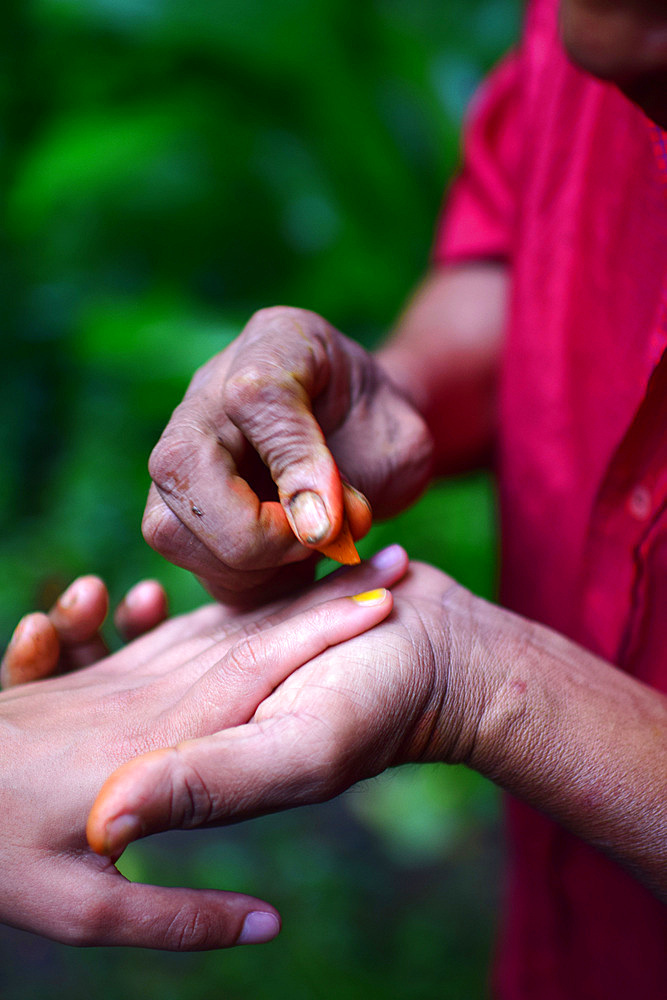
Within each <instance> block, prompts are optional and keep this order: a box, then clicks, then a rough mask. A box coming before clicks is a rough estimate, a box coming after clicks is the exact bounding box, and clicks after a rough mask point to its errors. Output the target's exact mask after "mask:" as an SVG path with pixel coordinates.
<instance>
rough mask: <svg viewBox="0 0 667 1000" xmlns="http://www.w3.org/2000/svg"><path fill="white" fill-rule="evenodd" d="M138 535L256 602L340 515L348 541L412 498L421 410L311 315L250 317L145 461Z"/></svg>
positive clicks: (425, 472) (326, 536)
mask: <svg viewBox="0 0 667 1000" xmlns="http://www.w3.org/2000/svg"><path fill="white" fill-rule="evenodd" d="M149 467H150V472H151V476H152V478H153V486H152V487H151V491H150V494H149V497H148V503H147V507H146V513H145V515H144V535H145V537H146V540H147V541H148V542H149V544H150V545H152V546H153V548H155V549H157V550H158V551H159V552H161V553H162V555H164V556H166V557H167V558H168V559H170V560H171V561H172V562H175V563H176V564H177V565H179V566H183V567H184V568H186V569H189V570H191V571H192V572H193V573H195V574H196V575H197V576H199V577H200V578H201V579H202V581H203V582H204V583H205V584H206V586H207V587H208V589H209V590H210V592H211V593H212V594H214V596H216V597H217V598H218V599H220V600H222V601H228V602H233V603H235V604H237V605H241V604H244V603H245V604H246V605H252V604H257V603H259V602H261V601H263V600H265V599H267V596H270V595H271V594H272V593H275V592H276V590H277V588H279V591H278V592H280V593H285V592H286V589H287V588H289V587H290V586H291V587H294V586H295V584H297V583H298V584H299V585H302V584H303V583H304V581H305V580H306V579H307V578H308V576H309V575H310V576H312V562H313V559H312V558H311V559H310V561H309V562H306V561H307V560H308V559H309V557H312V556H313V550H314V549H318V548H322V547H324V546H326V545H328V544H329V543H331V542H332V541H333V540H334V539H336V537H337V536H338V535H339V533H340V532H341V528H342V525H343V519H344V517H346V518H347V520H348V522H349V527H350V529H351V532H352V535H353V536H354V538H355V539H356V538H361V537H362V536H363V535H365V534H366V532H367V531H368V530H369V528H370V525H371V508H372V510H373V513H374V514H376V515H377V516H379V517H387V516H389V515H391V514H394V513H396V512H397V511H399V510H401V509H402V508H403V507H405V506H406V505H407V504H408V503H409V502H410V501H411V500H414V499H415V498H416V497H417V496H418V494H419V493H420V492H421V490H422V489H423V488H424V486H425V485H426V482H427V480H428V477H429V475H430V469H431V438H430V434H429V432H428V430H427V428H426V425H425V423H424V421H423V420H422V418H421V417H420V416H419V414H418V413H417V411H416V410H415V408H414V407H413V406H412V404H411V403H410V402H409V401H408V400H407V398H406V397H405V396H404V395H403V394H402V393H401V392H400V391H399V390H398V389H397V388H396V387H395V386H394V385H393V383H392V382H391V381H390V379H389V378H388V377H387V375H386V374H385V373H384V372H383V370H382V369H381V368H380V367H379V365H377V364H376V362H375V360H374V359H373V358H372V357H371V355H369V354H368V353H367V352H366V351H364V350H363V349H362V348H361V347H360V346H359V345H358V344H356V343H355V342H354V341H352V340H349V339H348V338H347V337H344V336H343V335H342V334H340V333H339V332H338V331H337V330H335V329H334V328H333V327H332V326H330V325H329V324H328V323H327V322H326V321H325V320H323V319H322V318H321V317H320V316H317V315H316V314H315V313H311V312H307V311H306V310H303V309H289V308H283V307H277V308H275V309H265V310H262V311H260V312H258V313H256V314H255V315H254V316H253V318H252V319H251V320H250V322H249V323H248V325H247V326H246V328H245V330H244V331H243V332H242V334H241V335H240V336H239V337H238V338H237V340H236V341H234V343H232V344H231V345H230V346H229V347H228V348H227V349H226V350H224V351H222V352H221V353H220V354H219V355H217V356H216V357H214V358H213V359H212V360H211V361H209V362H208V363H207V364H206V365H204V367H203V368H202V369H200V371H198V372H197V373H196V374H195V376H194V378H193V380H192V382H191V384H190V387H189V389H188V391H187V393H186V396H185V399H184V400H183V402H182V403H181V405H180V406H179V407H177V409H176V410H175V412H174V414H173V416H172V418H171V420H170V421H169V424H168V425H167V427H166V429H165V431H164V433H163V435H162V437H161V439H160V441H159V442H158V444H157V445H156V447H155V449H154V451H153V454H152V456H151V460H150V464H149Z"/></svg>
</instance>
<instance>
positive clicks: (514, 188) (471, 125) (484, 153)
mask: <svg viewBox="0 0 667 1000" xmlns="http://www.w3.org/2000/svg"><path fill="white" fill-rule="evenodd" d="M522 97H523V95H522V59H521V51H520V50H517V51H516V52H513V53H511V54H510V55H509V56H507V57H506V58H505V59H504V60H503V61H502V62H501V63H500V64H499V65H498V66H497V67H496V69H495V70H493V72H492V73H491V74H490V75H489V76H488V77H487V78H486V80H485V81H484V83H483V84H482V85H481V87H480V89H479V90H478V91H477V93H476V95H475V97H474V98H473V101H472V103H471V107H470V110H469V113H468V117H467V121H466V123H465V126H464V145H463V166H462V168H461V171H460V173H459V175H458V177H457V178H456V179H455V180H454V182H453V184H452V186H451V188H450V190H449V192H448V195H447V197H446V199H445V204H444V207H443V211H442V214H441V216H440V220H439V222H438V227H437V231H436V239H435V244H434V249H433V261H434V263H436V264H452V263H457V262H461V261H464V260H474V259H481V258H484V259H496V260H507V259H509V258H510V256H511V251H512V242H513V232H514V222H515V216H516V202H517V195H518V191H519V187H520V184H519V165H520V161H521V146H522V135H523V131H524V130H523V125H522V120H521V119H522V106H523V100H522Z"/></svg>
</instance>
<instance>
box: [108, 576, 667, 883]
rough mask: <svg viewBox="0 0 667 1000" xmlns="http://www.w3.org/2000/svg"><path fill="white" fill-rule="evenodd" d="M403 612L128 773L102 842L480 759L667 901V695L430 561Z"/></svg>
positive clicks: (113, 799) (407, 591) (113, 792)
mask: <svg viewBox="0 0 667 1000" xmlns="http://www.w3.org/2000/svg"><path fill="white" fill-rule="evenodd" d="M393 593H394V599H395V604H394V612H393V614H392V615H391V617H390V618H388V619H387V620H386V621H384V622H383V623H382V624H380V625H379V626H377V627H376V628H375V629H373V631H372V632H369V633H367V634H365V635H359V636H357V637H356V638H354V639H351V640H350V641H348V642H346V643H345V644H344V645H341V646H337V647H336V648H332V649H328V650H326V651H325V652H323V653H322V654H320V655H319V656H317V657H316V658H314V659H312V660H311V661H309V662H308V663H307V664H306V665H305V666H303V667H302V668H301V669H299V670H297V671H295V672H294V673H292V674H291V675H290V676H289V677H288V678H287V679H286V680H285V681H284V682H283V683H282V684H281V685H280V686H279V687H278V688H276V690H275V691H274V692H273V694H272V695H271V696H270V697H269V698H267V699H266V700H265V701H264V702H263V703H262V704H261V705H260V706H259V707H258V709H257V711H256V712H255V715H254V718H253V719H252V721H251V722H249V723H248V724H245V725H242V726H238V727H235V728H233V729H229V730H227V731H225V732H217V733H215V734H214V735H211V736H207V737H204V738H203V739H196V740H186V741H185V742H183V743H178V744H175V745H174V746H172V748H171V749H161V750H158V751H157V752H155V753H149V754H147V755H145V756H144V757H140V758H138V759H136V760H133V761H131V762H130V763H128V764H126V765H125V766H124V767H122V768H120V769H119V770H118V771H117V772H116V773H115V774H114V775H112V776H111V778H110V779H109V781H108V782H107V784H106V785H105V787H104V788H103V789H102V791H101V793H100V795H99V797H98V799H97V801H96V804H95V806H94V808H93V810H92V812H91V815H90V818H89V821H88V836H89V839H90V842H91V843H93V844H94V845H95V846H96V847H97V849H99V850H101V851H103V852H105V853H112V854H115V853H118V852H120V851H122V850H123V848H124V847H125V846H126V844H127V843H129V842H130V841H131V840H133V839H135V838H137V837H140V836H145V835H146V834H149V833H152V832H155V831H157V830H164V829H168V828H169V827H172V826H185V827H190V826H198V825H202V824H211V823H213V824H215V823H226V822H230V821H235V820H238V819H243V818H247V817H250V816H254V815H258V814H260V813H265V812H270V811H273V810H276V809H281V808H286V807H289V806H294V805H300V804H304V803H308V802H317V801H321V800H323V799H327V798H330V797H331V796H333V795H336V794H338V793H339V792H341V791H343V790H344V789H345V788H347V787H349V786H350V785H351V784H353V783H354V782H356V781H358V780H360V779H362V778H367V777H371V776H373V775H375V774H378V773H379V772H380V771H382V770H383V769H384V768H386V767H389V766H391V765H394V764H401V763H403V762H410V761H443V762H447V763H459V762H462V763H465V764H467V765H468V766H470V767H472V768H474V769H475V770H478V771H480V772H481V773H482V774H485V775H486V776H487V777H490V778H492V779H493V780H494V781H495V782H496V783H497V784H499V785H500V786H501V787H503V788H505V789H507V790H508V791H510V792H512V793H513V794H515V795H518V796H520V797H521V798H523V799H524V800H525V801H527V802H528V803H530V804H531V805H533V806H535V807H536V808H538V809H540V810H542V811H544V812H546V813H547V814H549V815H550V816H552V817H553V818H554V819H556V820H557V821H559V822H561V823H562V824H563V825H564V826H566V827H567V828H568V829H570V830H571V831H572V832H573V833H575V834H577V835H578V836H580V837H582V838H584V839H585V840H587V841H589V842H590V843H592V844H595V845H596V846H598V847H600V848H601V849H602V850H603V851H605V852H606V853H608V854H609V855H611V856H612V857H613V858H615V859H616V860H618V861H620V862H621V863H622V864H623V865H625V866H626V867H628V868H629V869H630V870H631V871H632V872H633V873H634V874H635V875H637V877H639V878H640V879H642V880H643V881H645V882H646V883H647V884H648V885H649V886H650V887H651V888H653V889H654V891H656V893H657V894H658V895H661V896H662V897H663V898H667V864H666V853H667V846H666V845H667V787H666V782H665V775H667V699H666V698H665V697H664V696H663V695H661V694H660V693H658V692H656V691H653V690H651V689H650V688H647V687H645V686H644V685H642V684H641V683H640V682H638V681H636V680H634V679H633V678H631V677H629V676H627V675H626V674H624V673H622V672H621V671H620V670H618V669H616V668H615V667H614V666H612V665H611V664H608V663H605V662H604V661H602V660H600V659H599V658H597V657H595V656H593V655H592V654H590V653H588V652H586V651H585V650H583V649H581V647H579V646H576V645H575V644H574V643H571V642H569V641H567V640H566V639H564V638H563V637H562V636H559V635H557V634H556V633H554V632H552V631H551V630H549V629H547V628H542V627H540V626H537V625H535V624H533V623H531V622H528V621H526V620H524V619H522V618H519V617H518V616H516V615H512V614H511V613H509V612H507V611H503V610H502V609H500V608H497V607H494V606H493V605H491V604H487V603H486V602H485V601H482V600H481V599H479V598H476V597H474V596H473V595H472V594H470V593H469V592H467V591H466V590H464V588H462V587H460V586H458V585H457V584H455V583H454V582H453V581H452V580H450V579H449V578H448V577H446V576H445V575H444V574H443V573H440V572H439V571H438V570H435V569H433V568H432V567H428V566H420V565H415V564H412V565H411V568H410V572H409V573H408V575H407V576H406V578H405V579H404V580H403V581H402V582H401V583H400V584H399V585H398V586H396V587H395V588H394V591H393Z"/></svg>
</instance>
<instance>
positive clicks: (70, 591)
mask: <svg viewBox="0 0 667 1000" xmlns="http://www.w3.org/2000/svg"><path fill="white" fill-rule="evenodd" d="M78 583H79V581H78V580H75V581H74V583H71V584H70V585H69V587H68V588H67V590H66V591H65V593H64V594H61V595H60V597H59V598H58V601H57V603H58V604H59V605H60V607H61V608H73V607H74V605H75V604H76V602H77V601H78V600H79V594H78V589H79V587H78Z"/></svg>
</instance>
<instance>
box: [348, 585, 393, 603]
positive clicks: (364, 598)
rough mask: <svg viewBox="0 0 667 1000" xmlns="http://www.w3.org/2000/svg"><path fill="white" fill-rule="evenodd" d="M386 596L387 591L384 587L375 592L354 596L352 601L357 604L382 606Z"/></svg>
mask: <svg viewBox="0 0 667 1000" xmlns="http://www.w3.org/2000/svg"><path fill="white" fill-rule="evenodd" d="M386 596H387V591H386V590H385V588H384V587H379V588H378V589H377V590H365V591H364V592H363V594H354V595H353V596H352V600H353V601H356V602H357V604H364V605H369V604H382V602H383V601H384V599H385V597H386Z"/></svg>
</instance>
